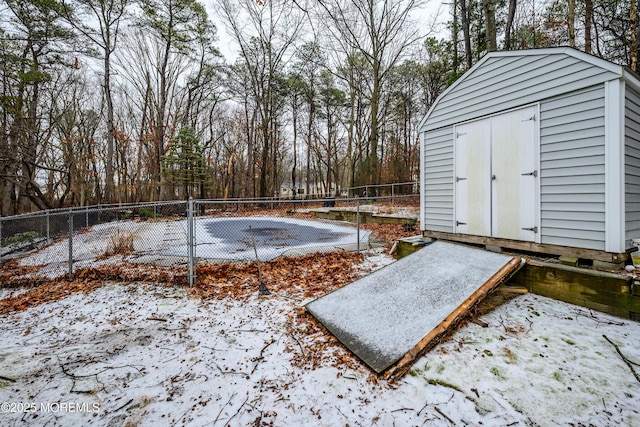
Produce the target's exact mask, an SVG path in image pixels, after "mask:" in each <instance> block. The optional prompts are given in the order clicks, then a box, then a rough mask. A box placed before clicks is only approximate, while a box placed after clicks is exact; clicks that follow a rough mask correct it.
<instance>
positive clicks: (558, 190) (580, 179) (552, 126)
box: [540, 84, 605, 250]
mask: <svg viewBox="0 0 640 427" xmlns="http://www.w3.org/2000/svg"><path fill="white" fill-rule="evenodd" d="M604 117H605V90H604V85H603V84H599V85H595V86H592V87H589V88H586V89H582V90H579V91H574V92H571V93H567V94H564V95H561V96H556V97H553V98H550V99H548V100H544V101H542V102H541V104H540V186H541V187H540V204H541V206H540V207H541V213H540V217H541V230H540V231H541V243H547V244H554V245H564V246H575V247H580V248H588V249H596V250H605V166H604V164H605V119H604Z"/></svg>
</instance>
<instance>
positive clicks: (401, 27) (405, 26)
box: [318, 0, 423, 184]
mask: <svg viewBox="0 0 640 427" xmlns="http://www.w3.org/2000/svg"><path fill="white" fill-rule="evenodd" d="M318 4H319V6H320V7H321V9H322V11H323V12H324V14H325V15H326V16H327V17H328V18H329V22H330V23H331V26H330V30H331V33H332V36H333V37H334V38H335V39H337V40H338V41H339V43H340V44H342V45H343V46H344V51H345V52H349V51H352V50H355V51H356V52H358V53H359V54H361V55H362V58H364V60H365V61H366V62H367V65H368V68H369V71H370V73H371V74H370V85H369V88H368V94H367V95H368V100H369V117H370V130H369V135H368V156H367V159H366V161H365V163H366V182H367V183H370V184H376V183H378V181H379V178H380V174H379V158H378V150H379V143H380V125H381V107H382V106H381V100H382V94H383V90H384V86H385V84H386V83H387V80H388V77H389V73H390V71H391V70H392V69H393V67H394V66H395V65H396V64H397V63H398V62H399V61H400V60H401V59H402V58H403V57H404V56H405V55H406V54H408V49H409V47H410V46H412V45H413V44H414V43H415V42H416V41H417V40H418V39H419V38H420V33H419V32H418V30H417V29H415V28H412V25H411V22H410V15H411V13H412V12H413V11H415V10H416V9H417V8H419V7H420V6H421V5H422V4H423V1H422V0H349V1H347V0H322V1H319V2H318Z"/></svg>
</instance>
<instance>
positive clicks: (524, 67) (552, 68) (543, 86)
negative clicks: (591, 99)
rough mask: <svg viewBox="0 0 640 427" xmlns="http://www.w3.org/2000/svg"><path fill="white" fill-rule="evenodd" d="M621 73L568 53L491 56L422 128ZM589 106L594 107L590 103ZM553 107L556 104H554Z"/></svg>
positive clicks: (531, 100) (572, 89) (535, 99)
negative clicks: (594, 64)
mask: <svg viewBox="0 0 640 427" xmlns="http://www.w3.org/2000/svg"><path fill="white" fill-rule="evenodd" d="M617 77H618V76H617V75H616V74H615V73H613V72H611V71H608V70H606V69H604V68H600V67H595V66H593V64H590V63H588V62H585V61H581V60H580V59H578V58H576V57H573V56H569V55H566V54H555V55H550V54H539V55H533V54H530V55H523V56H521V57H500V56H497V57H493V58H489V59H488V60H487V61H486V62H485V63H484V64H483V65H482V67H479V68H478V69H476V70H474V71H473V72H472V73H471V74H469V75H468V76H465V77H463V79H464V80H462V81H461V82H460V83H459V84H458V85H457V86H455V87H454V88H452V90H451V91H450V92H448V93H447V94H446V96H443V97H442V98H441V99H440V100H439V101H438V103H437V105H436V107H435V108H434V109H433V110H432V111H431V112H430V114H429V117H427V119H426V121H425V123H424V127H423V128H422V130H432V129H437V128H441V127H445V126H449V125H452V124H455V123H460V122H464V121H468V120H472V119H474V118H478V117H483V116H487V115H491V114H495V113H498V112H500V111H504V110H507V109H511V108H515V107H518V106H522V105H527V104H531V103H534V102H538V101H539V100H541V99H549V98H553V97H555V96H557V95H560V94H563V93H568V92H575V91H580V90H581V89H582V88H584V87H589V86H595V85H598V84H600V83H603V82H605V81H607V80H612V79H615V78H617ZM584 107H585V108H586V109H587V110H588V109H590V108H591V106H590V105H589V104H585V105H584ZM549 108H550V109H554V108H556V106H555V105H553V104H551V105H550V107H549Z"/></svg>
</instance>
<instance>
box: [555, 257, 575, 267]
mask: <svg viewBox="0 0 640 427" xmlns="http://www.w3.org/2000/svg"><path fill="white" fill-rule="evenodd" d="M558 261H560V264H564V265H571V266H573V267H577V266H578V258H576V257H574V256H569V255H562V256H561V257H560V258H558Z"/></svg>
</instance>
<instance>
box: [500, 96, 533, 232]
mask: <svg viewBox="0 0 640 427" xmlns="http://www.w3.org/2000/svg"><path fill="white" fill-rule="evenodd" d="M491 120H492V123H491V129H492V132H491V153H492V155H491V165H492V177H493V181H492V195H491V198H492V209H491V210H492V215H491V223H492V224H491V230H492V236H493V237H499V238H503V239H514V240H524V241H530V242H534V241H535V240H536V231H537V229H536V228H535V227H536V225H537V209H538V208H537V206H538V203H537V188H538V178H537V175H538V173H537V170H536V168H537V161H536V153H535V146H536V145H535V140H536V138H535V135H536V132H535V129H536V128H535V123H536V122H535V108H534V107H528V108H523V109H520V110H517V111H511V112H508V113H504V114H501V115H499V116H495V117H492V119H491Z"/></svg>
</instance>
